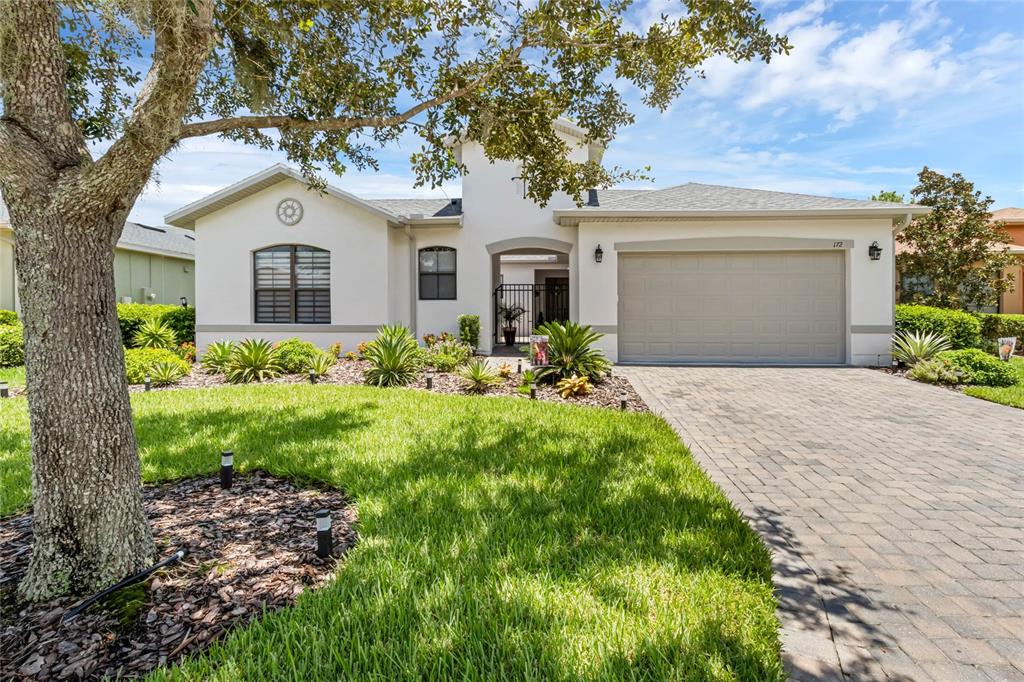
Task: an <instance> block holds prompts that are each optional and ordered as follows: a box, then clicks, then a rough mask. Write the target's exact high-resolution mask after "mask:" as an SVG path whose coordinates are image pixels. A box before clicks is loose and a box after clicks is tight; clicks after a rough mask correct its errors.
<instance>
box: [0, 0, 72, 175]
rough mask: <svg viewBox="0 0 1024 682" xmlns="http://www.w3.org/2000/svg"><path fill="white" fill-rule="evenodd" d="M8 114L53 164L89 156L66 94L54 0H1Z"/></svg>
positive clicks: (1, 64)
mask: <svg viewBox="0 0 1024 682" xmlns="http://www.w3.org/2000/svg"><path fill="white" fill-rule="evenodd" d="M0 22H2V26H0V30H2V31H3V32H4V33H6V34H7V35H6V37H5V39H4V40H3V41H2V45H3V54H0V69H2V71H0V81H2V83H3V87H2V91H3V94H4V118H6V119H8V120H9V121H8V123H7V125H10V124H11V122H13V123H14V124H16V125H17V126H18V128H19V129H20V132H21V133H24V134H26V135H28V137H30V138H32V139H34V140H36V141H37V142H38V144H39V145H40V146H41V147H43V148H45V149H46V150H47V155H48V156H49V158H50V163H51V165H52V167H53V168H54V169H60V168H66V167H68V166H72V165H75V164H77V163H80V162H81V161H82V159H83V158H88V151H87V149H86V147H85V139H84V138H83V136H82V134H81V132H80V131H79V129H78V126H76V125H75V123H74V121H73V120H72V119H71V109H70V106H69V105H68V100H67V80H66V78H65V69H66V65H65V62H64V51H63V48H62V47H61V43H60V12H59V10H58V9H57V5H56V3H55V2H53V0H35V1H33V2H22V1H21V0H0Z"/></svg>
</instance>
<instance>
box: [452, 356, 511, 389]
mask: <svg viewBox="0 0 1024 682" xmlns="http://www.w3.org/2000/svg"><path fill="white" fill-rule="evenodd" d="M459 376H460V377H462V386H463V387H464V388H465V389H466V390H467V391H469V392H470V393H483V392H484V391H486V390H487V389H488V388H490V387H491V386H494V385H495V384H499V383H501V377H499V376H498V373H497V372H495V371H494V369H493V368H492V367H491V366H490V364H489V363H488V362H487V360H484V359H483V358H476V359H474V360H470V361H469V363H468V364H465V365H463V366H462V367H460V368H459Z"/></svg>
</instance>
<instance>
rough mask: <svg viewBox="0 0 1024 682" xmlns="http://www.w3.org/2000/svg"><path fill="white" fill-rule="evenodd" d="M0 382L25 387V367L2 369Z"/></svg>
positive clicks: (0, 368) (0, 369)
mask: <svg viewBox="0 0 1024 682" xmlns="http://www.w3.org/2000/svg"><path fill="white" fill-rule="evenodd" d="M0 381H6V382H7V383H8V384H10V385H11V386H24V385H25V368H24V367H0Z"/></svg>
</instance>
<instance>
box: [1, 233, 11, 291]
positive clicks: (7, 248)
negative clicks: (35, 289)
mask: <svg viewBox="0 0 1024 682" xmlns="http://www.w3.org/2000/svg"><path fill="white" fill-rule="evenodd" d="M7 234H8V235H9V234H10V233H9V232H8V233H7ZM0 310H14V247H13V246H12V245H11V243H10V242H9V241H8V240H7V238H5V236H4V235H3V234H0Z"/></svg>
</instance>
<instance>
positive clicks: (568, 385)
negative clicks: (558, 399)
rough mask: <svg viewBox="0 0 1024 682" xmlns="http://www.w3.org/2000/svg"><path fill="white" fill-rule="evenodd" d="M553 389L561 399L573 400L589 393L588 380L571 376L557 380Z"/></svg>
mask: <svg viewBox="0 0 1024 682" xmlns="http://www.w3.org/2000/svg"><path fill="white" fill-rule="evenodd" d="M555 388H556V389H558V394H559V395H560V396H562V397H563V398H575V397H576V396H580V395H586V394H588V393H590V379H588V378H587V377H580V376H576V375H575V374H573V375H572V376H571V377H567V378H565V379H561V380H559V382H558V383H557V384H555Z"/></svg>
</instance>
